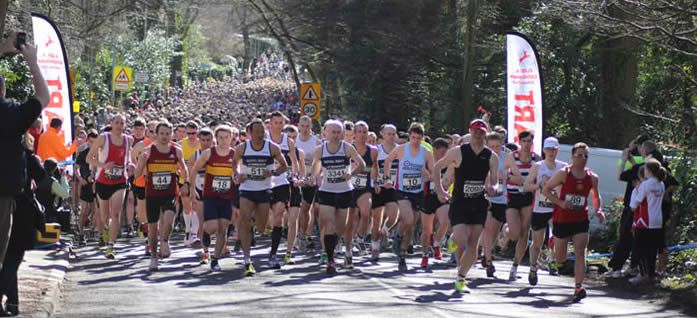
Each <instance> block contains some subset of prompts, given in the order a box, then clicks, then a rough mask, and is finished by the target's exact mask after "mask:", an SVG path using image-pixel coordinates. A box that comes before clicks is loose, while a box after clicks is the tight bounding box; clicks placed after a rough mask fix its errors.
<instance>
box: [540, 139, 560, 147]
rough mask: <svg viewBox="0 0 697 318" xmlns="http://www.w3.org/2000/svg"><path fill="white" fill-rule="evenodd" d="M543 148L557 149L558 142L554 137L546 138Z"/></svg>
mask: <svg viewBox="0 0 697 318" xmlns="http://www.w3.org/2000/svg"><path fill="white" fill-rule="evenodd" d="M543 148H554V149H559V140H557V138H556V137H547V138H546V139H545V142H544V147H543Z"/></svg>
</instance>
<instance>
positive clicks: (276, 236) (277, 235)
mask: <svg viewBox="0 0 697 318" xmlns="http://www.w3.org/2000/svg"><path fill="white" fill-rule="evenodd" d="M282 231H283V228H281V227H274V228H273V231H271V255H276V252H277V251H278V245H280V244H281V232H282Z"/></svg>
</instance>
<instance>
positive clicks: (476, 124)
mask: <svg viewBox="0 0 697 318" xmlns="http://www.w3.org/2000/svg"><path fill="white" fill-rule="evenodd" d="M470 129H472V130H476V129H479V130H481V131H483V132H484V133H487V132H488V127H487V126H486V123H485V122H484V121H483V120H475V121H473V122H472V124H471V125H470Z"/></svg>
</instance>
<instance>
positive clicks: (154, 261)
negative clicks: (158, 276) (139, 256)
mask: <svg viewBox="0 0 697 318" xmlns="http://www.w3.org/2000/svg"><path fill="white" fill-rule="evenodd" d="M159 269H160V268H159V266H158V262H157V258H151V259H150V266H149V267H148V271H150V272H156V271H157V270H159Z"/></svg>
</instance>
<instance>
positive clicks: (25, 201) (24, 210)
mask: <svg viewBox="0 0 697 318" xmlns="http://www.w3.org/2000/svg"><path fill="white" fill-rule="evenodd" d="M24 159H25V160H26V162H27V176H28V178H27V182H26V183H25V184H24V192H23V193H22V194H20V195H18V196H16V197H15V200H16V202H17V209H15V213H14V214H13V215H12V218H13V220H12V232H11V234H10V242H9V245H8V250H12V251H22V250H30V249H32V248H33V247H34V246H35V245H36V230H38V229H37V228H36V227H35V226H34V225H35V224H36V223H35V220H34V217H35V216H34V210H33V208H32V200H33V199H34V192H33V191H32V189H31V180H40V179H43V178H46V170H44V168H43V166H42V165H41V162H40V161H39V158H37V157H36V156H34V153H33V152H32V151H31V150H25V151H24Z"/></svg>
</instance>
